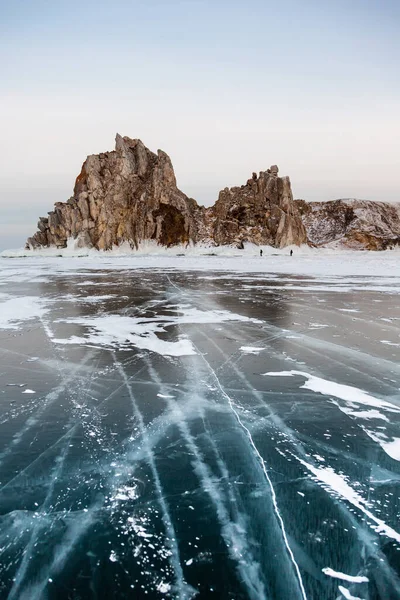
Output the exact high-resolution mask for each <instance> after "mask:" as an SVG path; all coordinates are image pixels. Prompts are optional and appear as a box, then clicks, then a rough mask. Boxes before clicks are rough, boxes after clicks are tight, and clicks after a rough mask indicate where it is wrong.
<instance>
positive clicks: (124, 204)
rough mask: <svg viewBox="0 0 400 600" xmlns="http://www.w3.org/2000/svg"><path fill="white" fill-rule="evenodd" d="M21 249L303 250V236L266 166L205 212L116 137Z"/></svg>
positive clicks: (167, 174) (169, 175)
mask: <svg viewBox="0 0 400 600" xmlns="http://www.w3.org/2000/svg"><path fill="white" fill-rule="evenodd" d="M38 229H39V231H38V232H37V233H35V234H34V235H33V236H32V237H30V238H28V240H27V244H26V248H27V249H37V248H41V247H48V246H55V247H57V248H64V247H66V246H67V241H68V240H69V239H70V238H72V239H74V240H76V244H75V245H76V247H81V248H83V247H85V248H96V249H98V250H110V249H112V248H113V247H115V246H120V245H121V244H123V243H124V242H127V243H128V244H129V245H130V246H131V248H133V249H134V248H136V249H137V248H138V247H139V245H140V243H141V242H142V241H145V240H155V241H156V242H157V243H158V244H160V245H163V246H173V245H176V244H188V243H193V244H196V243H199V242H204V243H209V244H211V245H214V246H215V245H220V244H234V245H236V246H238V247H242V246H243V243H244V242H253V243H256V244H270V245H271V246H274V247H277V248H282V247H284V246H287V245H291V244H297V245H300V244H303V243H305V242H306V241H307V234H306V230H305V227H304V225H303V223H302V220H301V216H300V213H299V211H298V209H297V206H296V204H295V203H294V201H293V196H292V191H291V186H290V180H289V178H288V177H279V176H278V167H276V166H272V167H271V168H270V169H268V170H267V171H263V172H261V173H260V174H259V176H257V174H256V173H253V176H252V177H251V178H250V179H249V180H248V181H247V183H246V184H245V185H242V186H241V187H233V188H230V189H229V188H225V189H224V190H222V191H221V192H220V194H219V198H218V200H217V202H216V203H215V205H214V206H212V207H210V208H204V207H203V206H199V205H198V204H197V202H196V201H195V200H194V199H193V198H188V196H186V194H184V193H183V192H181V191H180V190H179V189H178V187H177V185H176V179H175V174H174V169H173V167H172V163H171V160H170V158H169V156H168V155H167V154H166V153H165V152H163V151H162V150H158V152H157V154H154V153H153V152H151V151H150V150H149V149H148V148H146V146H145V145H144V144H143V143H142V142H141V141H140V140H137V139H130V138H129V137H121V136H120V135H118V134H117V136H116V144H115V150H114V151H113V152H104V153H101V154H95V155H92V156H88V158H87V159H86V161H85V162H84V163H83V165H82V170H81V172H80V174H79V175H78V177H77V179H76V182H75V188H74V194H73V196H72V197H71V198H70V199H69V200H68V201H67V202H57V203H56V204H55V208H54V210H53V211H52V212H50V213H48V217H41V218H40V219H39V223H38Z"/></svg>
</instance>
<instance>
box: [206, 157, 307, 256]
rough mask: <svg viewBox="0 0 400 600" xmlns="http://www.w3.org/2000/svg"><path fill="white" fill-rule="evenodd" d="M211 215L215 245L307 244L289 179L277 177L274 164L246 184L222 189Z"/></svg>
mask: <svg viewBox="0 0 400 600" xmlns="http://www.w3.org/2000/svg"><path fill="white" fill-rule="evenodd" d="M211 216H212V237H213V239H214V240H215V242H216V243H218V244H232V243H236V244H238V245H241V244H242V243H243V242H245V241H251V242H254V243H256V244H269V245H271V246H274V247H276V248H282V247H284V246H288V245H291V244H297V245H300V244H303V243H305V242H306V241H307V234H306V230H305V227H304V225H303V223H302V220H301V216H300V213H299V212H298V209H297V206H296V205H295V203H294V201H293V196H292V190H291V186H290V180H289V177H278V167H277V166H276V165H273V166H272V167H270V168H269V169H268V170H267V171H262V172H261V173H260V174H259V176H257V174H256V173H253V176H252V177H251V179H249V180H248V181H247V183H246V185H242V186H241V187H233V188H230V189H229V188H225V189H224V190H222V191H221V192H220V194H219V198H218V200H217V202H216V203H215V205H214V207H213V208H212V215H211Z"/></svg>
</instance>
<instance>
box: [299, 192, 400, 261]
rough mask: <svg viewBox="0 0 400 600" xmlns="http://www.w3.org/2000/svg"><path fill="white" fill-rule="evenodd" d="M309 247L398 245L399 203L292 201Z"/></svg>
mask: <svg viewBox="0 0 400 600" xmlns="http://www.w3.org/2000/svg"><path fill="white" fill-rule="evenodd" d="M295 204H296V205H297V208H298V209H299V212H300V213H301V215H302V219H303V223H304V225H305V227H306V230H307V236H308V239H309V242H310V244H312V245H314V246H326V245H330V246H339V247H345V248H351V249H358V250H386V249H389V248H393V247H394V246H398V245H400V204H389V203H387V202H372V201H370V200H356V199H344V200H332V201H330V202H305V201H304V200H295Z"/></svg>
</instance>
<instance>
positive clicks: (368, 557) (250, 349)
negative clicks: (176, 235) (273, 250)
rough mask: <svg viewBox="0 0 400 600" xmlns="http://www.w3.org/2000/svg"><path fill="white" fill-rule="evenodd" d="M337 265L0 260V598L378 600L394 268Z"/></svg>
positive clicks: (389, 572) (393, 520)
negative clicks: (29, 306) (13, 305)
mask: <svg viewBox="0 0 400 600" xmlns="http://www.w3.org/2000/svg"><path fill="white" fill-rule="evenodd" d="M232 252H233V254H238V251H235V250H232ZM348 256H349V255H345V254H343V255H340V257H337V256H332V257H331V256H329V254H324V255H322V254H319V253H314V252H311V251H310V253H308V254H307V253H306V252H305V253H303V254H302V253H301V252H300V251H298V250H297V249H295V255H294V257H292V258H290V257H289V256H287V255H285V254H284V251H283V252H282V253H281V252H277V256H272V255H270V256H264V257H262V259H260V257H259V256H257V257H256V256H251V253H249V251H248V250H246V251H245V253H244V254H242V255H238V256H231V257H229V256H226V257H222V256H217V257H198V258H195V257H193V256H185V257H174V256H172V255H171V253H169V255H168V256H162V255H158V256H153V257H150V256H148V257H145V256H141V257H140V256H138V255H135V254H131V255H130V256H121V257H116V256H107V255H103V256H102V257H99V255H95V256H94V255H93V256H88V257H86V258H81V259H77V258H67V257H64V258H62V259H57V258H54V259H50V258H48V259H43V258H39V257H38V258H33V259H30V260H28V259H15V260H13V261H7V260H6V259H0V265H1V269H0V284H2V286H3V287H2V288H1V289H2V292H3V291H4V294H3V293H0V304H1V303H2V302H8V301H12V300H15V299H17V298H21V297H25V298H36V299H38V300H40V302H39V304H38V306H39V308H40V307H41V308H40V310H38V311H36V312H35V311H33V312H34V314H33V316H32V317H31V318H29V319H25V315H24V314H21V315H14V316H19V320H15V321H11V325H13V327H17V329H15V328H12V329H10V328H8V329H2V332H1V341H2V343H1V344H0V360H1V363H0V514H1V517H0V524H1V527H0V549H1V561H0V582H1V594H2V595H4V597H7V598H9V600H17V599H19V598H21V600H28V599H29V600H31V599H32V600H34V599H39V598H47V597H49V598H50V597H53V596H54V595H56V596H57V599H58V600H68V598H70V597H74V598H75V597H76V598H78V597H81V598H86V597H92V596H93V597H98V598H102V597H106V596H107V597H118V598H119V597H120V598H125V597H131V596H132V597H138V598H142V597H143V598H145V597H149V598H154V599H159V598H177V599H180V600H189V599H191V598H196V597H199V598H211V597H215V598H221V600H228V599H230V598H234V597H240V598H243V599H245V598H246V599H248V600H260V598H268V599H270V598H271V599H272V598H290V599H291V600H292V599H293V600H328V599H329V600H331V599H332V600H334V599H339V598H345V600H347V599H348V598H364V600H366V598H367V597H368V593H369V594H370V595H371V593H372V594H373V595H374V600H387V598H398V597H400V584H399V579H398V576H399V574H400V567H399V558H398V557H399V555H400V533H399V527H398V497H399V495H400V461H397V460H393V458H396V457H397V458H398V457H399V440H400V404H399V378H400V366H399V361H398V357H397V354H396V352H397V348H396V347H394V346H392V345H389V344H383V343H381V341H382V340H391V341H392V342H393V343H396V340H398V339H399V337H398V335H399V324H400V312H399V310H400V309H399V304H398V295H397V293H396V290H397V289H398V288H399V287H400V277H398V276H397V275H396V270H395V266H396V262H397V260H398V256H397V255H396V254H395V253H393V255H389V254H388V253H386V254H380V255H379V256H378V255H376V256H375V255H374V257H372V258H370V257H369V256H370V255H368V254H367V253H360V254H357V253H354V255H352V257H353V256H354V258H352V261H349V260H347V258H348ZM346 257H347V258H346ZM391 257H396V261H394V258H391ZM182 269H185V270H182ZM215 269H217V270H215ZM279 273H283V274H279ZM285 273H286V274H285ZM316 273H320V275H319V276H318V277H317V278H315V279H314V277H313V275H315V274H316ZM42 309H44V311H45V312H43V311H42ZM342 309H343V310H342ZM355 311H357V313H356V312H355ZM29 314H32V313H31V312H29V311H27V315H29ZM8 323H9V321H8V319H7V324H8ZM310 324H314V325H315V324H317V325H319V326H318V327H315V326H314V327H312V326H311V327H310ZM322 325H324V326H323V327H322ZM56 341H60V342H61V343H56ZM263 373H264V374H265V373H270V374H272V375H277V376H276V377H273V376H262V374H263ZM26 389H27V390H32V391H36V393H34V394H29V393H27V394H24V393H22V392H23V391H24V390H26ZM383 450H384V451H383ZM360 579H362V581H360ZM367 579H368V580H369V581H368V582H367V581H366V580H367ZM371 590H372V591H371Z"/></svg>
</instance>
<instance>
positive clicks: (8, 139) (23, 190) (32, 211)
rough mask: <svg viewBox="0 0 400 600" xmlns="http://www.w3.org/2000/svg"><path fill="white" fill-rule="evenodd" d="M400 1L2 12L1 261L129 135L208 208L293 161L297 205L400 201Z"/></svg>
mask: <svg viewBox="0 0 400 600" xmlns="http://www.w3.org/2000/svg"><path fill="white" fill-rule="evenodd" d="M399 28H400V2H399V0H351V2H349V0H279V1H276V0H274V1H270V0H248V1H247V2H242V1H241V2H239V1H237V0H114V1H113V2H110V1H109V0H107V2H105V1H103V0H85V1H82V0H79V1H78V0H68V1H65V0H56V1H54V0H53V1H52V0H12V1H11V0H0V57H1V60H0V119H1V135H0V165H1V168H0V250H1V249H4V248H10V247H20V246H23V245H24V242H25V239H26V237H27V236H28V235H32V234H33V233H34V232H35V231H36V223H37V219H38V217H39V216H45V215H46V214H47V212H48V211H50V210H52V208H53V205H54V203H55V202H59V201H66V200H67V199H68V198H69V197H70V196H71V194H72V189H73V185H74V181H75V178H76V176H77V175H78V173H79V171H80V168H81V164H82V162H83V161H84V159H85V158H86V156H87V155H88V154H93V153H98V152H102V151H106V150H112V149H113V148H114V138H115V134H116V132H119V133H121V134H122V135H128V136H130V137H133V138H140V139H142V141H143V142H144V143H145V144H146V145H147V146H148V147H149V148H150V149H151V150H153V151H156V150H157V148H162V149H163V150H165V151H166V152H167V153H168V154H169V155H170V156H171V159H172V162H173V165H174V168H175V173H176V176H177V179H178V185H179V187H180V188H181V189H182V191H184V192H185V193H186V194H188V195H189V196H192V197H194V198H196V200H197V201H198V202H199V203H201V204H206V205H210V204H212V203H214V202H215V200H216V199H217V197H218V192H219V191H220V190H221V189H223V188H224V187H226V186H229V187H231V186H233V185H241V184H243V183H245V182H246V180H247V179H248V177H249V176H250V175H251V173H252V171H260V170H265V169H267V168H268V167H269V166H270V165H271V164H275V163H276V164H278V165H279V168H280V174H281V175H289V176H290V178H291V182H292V189H293V194H294V197H295V198H304V199H307V200H330V199H335V198H343V197H357V198H365V199H371V200H383V201H400V184H399V178H400V110H399V107H400V81H399V64H400V36H399V33H398V32H399Z"/></svg>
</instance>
